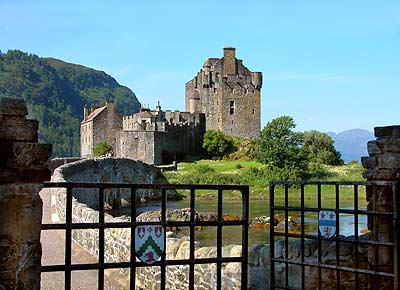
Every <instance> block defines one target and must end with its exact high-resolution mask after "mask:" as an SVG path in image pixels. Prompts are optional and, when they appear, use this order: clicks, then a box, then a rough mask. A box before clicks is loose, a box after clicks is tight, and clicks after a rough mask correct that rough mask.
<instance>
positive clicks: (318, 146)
mask: <svg viewBox="0 0 400 290" xmlns="http://www.w3.org/2000/svg"><path fill="white" fill-rule="evenodd" d="M303 136H304V144H303V150H304V151H305V153H306V154H307V155H308V159H309V160H310V161H311V162H314V163H319V164H326V165H343V164H344V162H343V160H342V159H341V158H340V157H341V154H340V152H338V151H336V149H335V146H334V142H335V141H333V139H332V138H331V137H330V136H329V135H328V134H326V133H322V132H319V131H316V130H311V131H306V132H304V133H303Z"/></svg>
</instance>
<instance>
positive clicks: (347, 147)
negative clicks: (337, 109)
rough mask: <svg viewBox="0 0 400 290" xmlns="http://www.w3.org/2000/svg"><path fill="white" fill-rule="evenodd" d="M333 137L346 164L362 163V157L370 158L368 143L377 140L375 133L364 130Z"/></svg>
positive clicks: (348, 131)
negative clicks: (354, 161)
mask: <svg viewBox="0 0 400 290" xmlns="http://www.w3.org/2000/svg"><path fill="white" fill-rule="evenodd" d="M330 133H331V132H330ZM332 136H333V139H334V140H335V148H336V150H338V151H339V152H340V153H342V159H343V160H344V161H345V162H349V161H351V160H356V161H358V162H360V160H361V157H362V156H368V152H367V142H368V141H370V140H374V139H375V137H374V133H372V132H370V131H367V130H363V129H351V130H346V131H343V132H340V133H339V134H337V135H332Z"/></svg>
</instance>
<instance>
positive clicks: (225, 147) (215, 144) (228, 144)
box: [203, 130, 235, 158]
mask: <svg viewBox="0 0 400 290" xmlns="http://www.w3.org/2000/svg"><path fill="white" fill-rule="evenodd" d="M203 148H204V149H205V150H206V151H207V153H208V154H209V155H210V156H211V157H213V158H222V157H223V156H224V155H226V154H228V153H231V152H232V151H234V149H235V148H234V145H233V141H232V139H231V138H230V137H228V136H226V135H225V134H224V133H222V132H221V131H219V130H207V131H206V133H205V134H204V139H203Z"/></svg>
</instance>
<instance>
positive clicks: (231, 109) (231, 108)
mask: <svg viewBox="0 0 400 290" xmlns="http://www.w3.org/2000/svg"><path fill="white" fill-rule="evenodd" d="M229 114H230V115H234V114H235V101H230V102H229Z"/></svg>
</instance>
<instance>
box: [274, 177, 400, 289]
mask: <svg viewBox="0 0 400 290" xmlns="http://www.w3.org/2000/svg"><path fill="white" fill-rule="evenodd" d="M378 186H381V187H382V186H388V187H390V190H391V191H392V196H393V200H392V201H391V204H392V207H391V208H389V211H388V209H387V208H386V209H382V208H379V207H378V206H376V203H373V204H374V206H372V207H371V204H369V205H367V202H366V200H365V196H366V193H367V192H368V193H369V197H368V198H369V200H375V199H377V198H378V196H376V194H377V193H376V192H377V191H376V190H375V189H376V188H377V187H378ZM397 188H398V187H397V183H396V182H387V181H379V182H378V181H376V182H308V181H271V182H270V219H271V224H272V222H274V224H275V226H271V227H270V239H271V240H270V241H271V245H270V263H271V269H270V286H271V289H399V288H398V287H399V282H398V277H399V275H398V274H399V272H398V271H399V269H398V260H399V257H398V247H399V244H398V242H397V241H400V240H399V239H398V235H399V231H398V230H397V217H398V211H397V209H398V208H399V206H398V205H399V198H397V195H398V191H397ZM346 198H347V199H348V200H347V201H346ZM379 198H380V197H379ZM349 200H351V202H350V203H351V205H350V206H349ZM327 214H330V217H329V218H327V217H325V216H326V215H327ZM280 219H282V221H280V223H279V224H278V222H279V220H280ZM329 219H330V220H329ZM382 222H386V223H388V225H390V226H392V227H393V228H392V230H393V231H392V232H391V233H390V232H389V233H386V236H387V235H389V236H390V238H389V239H387V237H385V234H382V233H381V232H378V227H379V223H382ZM276 224H278V225H276ZM349 229H350V230H349ZM346 231H347V233H346ZM385 255H389V256H388V257H389V260H390V257H391V258H392V262H389V264H390V265H389V267H383V266H382V265H380V263H381V262H380V261H382V257H384V256H385Z"/></svg>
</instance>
